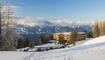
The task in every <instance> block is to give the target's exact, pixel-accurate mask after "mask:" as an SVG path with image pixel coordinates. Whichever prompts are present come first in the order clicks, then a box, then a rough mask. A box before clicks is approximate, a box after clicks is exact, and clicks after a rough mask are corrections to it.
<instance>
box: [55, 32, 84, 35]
mask: <svg viewBox="0 0 105 60" xmlns="http://www.w3.org/2000/svg"><path fill="white" fill-rule="evenodd" d="M54 34H60V33H54ZM62 34H64V35H70V34H71V32H64V33H62ZM78 34H85V32H78Z"/></svg>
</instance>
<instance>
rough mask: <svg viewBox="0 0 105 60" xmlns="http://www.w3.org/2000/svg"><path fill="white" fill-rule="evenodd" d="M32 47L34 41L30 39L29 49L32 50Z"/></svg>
mask: <svg viewBox="0 0 105 60" xmlns="http://www.w3.org/2000/svg"><path fill="white" fill-rule="evenodd" d="M34 45H35V43H34V41H33V40H31V39H30V40H29V47H30V48H31V49H33V48H34Z"/></svg>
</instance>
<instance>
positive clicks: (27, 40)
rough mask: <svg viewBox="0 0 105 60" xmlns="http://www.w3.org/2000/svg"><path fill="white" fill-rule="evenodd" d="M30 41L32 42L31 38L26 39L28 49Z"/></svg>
mask: <svg viewBox="0 0 105 60" xmlns="http://www.w3.org/2000/svg"><path fill="white" fill-rule="evenodd" d="M29 41H30V38H26V43H25V46H26V47H29Z"/></svg>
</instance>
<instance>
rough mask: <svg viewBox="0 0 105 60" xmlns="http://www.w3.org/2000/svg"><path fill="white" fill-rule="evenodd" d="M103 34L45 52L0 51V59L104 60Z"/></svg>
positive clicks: (104, 39)
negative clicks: (68, 46)
mask: <svg viewBox="0 0 105 60" xmlns="http://www.w3.org/2000/svg"><path fill="white" fill-rule="evenodd" d="M104 55H105V36H101V37H98V38H94V39H90V40H87V41H86V42H85V43H83V44H81V45H77V46H75V47H72V48H64V49H57V50H51V51H46V52H26V53H25V52H0V60H7V58H8V60H105V57H104Z"/></svg>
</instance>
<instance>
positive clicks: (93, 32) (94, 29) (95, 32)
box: [92, 23, 100, 38]
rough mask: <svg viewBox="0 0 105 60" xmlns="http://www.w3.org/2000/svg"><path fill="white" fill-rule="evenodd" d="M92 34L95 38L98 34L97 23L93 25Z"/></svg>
mask: <svg viewBox="0 0 105 60" xmlns="http://www.w3.org/2000/svg"><path fill="white" fill-rule="evenodd" d="M92 34H93V37H94V38H96V37H98V36H99V35H100V32H99V27H98V23H97V24H95V25H94V26H93V28H92Z"/></svg>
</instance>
